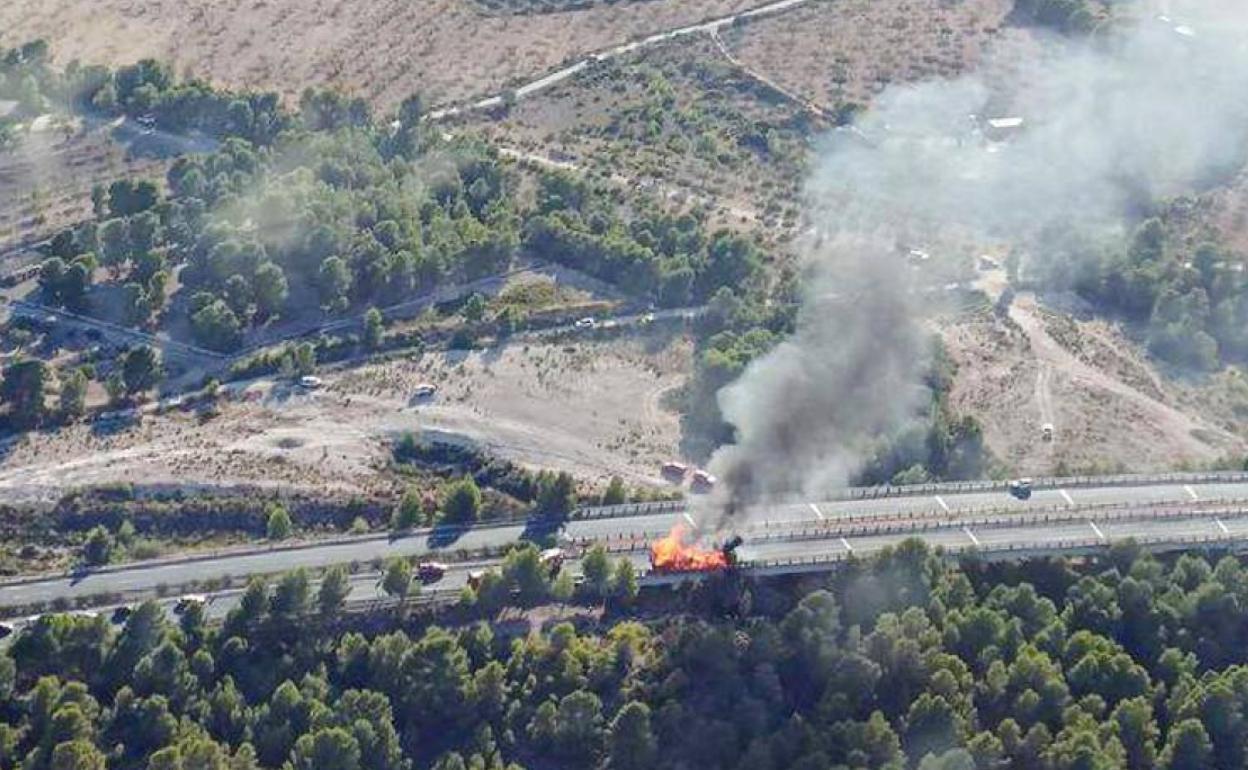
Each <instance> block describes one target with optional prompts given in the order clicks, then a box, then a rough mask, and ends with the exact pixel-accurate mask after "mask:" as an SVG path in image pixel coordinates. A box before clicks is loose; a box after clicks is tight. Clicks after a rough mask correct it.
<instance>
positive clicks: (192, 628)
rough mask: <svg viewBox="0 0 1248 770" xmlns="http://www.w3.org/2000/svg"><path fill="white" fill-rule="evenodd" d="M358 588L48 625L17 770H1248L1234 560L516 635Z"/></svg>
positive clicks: (35, 655)
mask: <svg viewBox="0 0 1248 770" xmlns="http://www.w3.org/2000/svg"><path fill="white" fill-rule="evenodd" d="M391 573H393V574H391ZM584 573H585V581H584V583H583V584H582V586H581V588H580V591H581V592H582V593H583V594H584V595H586V596H587V597H588V596H591V595H595V594H597V595H609V594H611V593H613V592H617V591H618V589H617V588H616V586H619V585H621V584H626V583H627V582H628V578H627V576H620V575H619V573H620V570H619V569H615V570H612V569H611V568H610V566H609V562H608V561H607V560H606V558H605V555H604V554H602V553H601V552H595V553H591V554H589V555H587V556H586V558H585V565H584ZM386 582H387V584H388V587H389V588H392V589H393V591H392V592H393V593H395V594H402V593H404V592H407V591H411V590H417V587H418V583H416V584H414V583H413V580H412V573H411V568H410V565H406V563H403V564H395V565H391V568H388V569H387V575H386ZM634 582H635V581H634ZM391 583H392V584H393V585H389V584H391ZM561 583H562V585H560V584H561ZM347 588H348V581H347V574H346V571H345V570H341V569H338V570H333V571H331V573H330V574H328V575H327V576H326V578H325V580H324V581H323V582H322V583H321V585H320V587H319V588H318V587H316V586H315V585H313V584H312V583H311V582H310V581H309V578H308V576H307V575H306V574H303V573H299V572H297V573H293V574H290V575H287V576H285V577H283V578H281V579H280V580H279V581H278V582H277V583H276V585H273V586H266V585H265V584H264V583H262V582H259V581H256V582H253V583H252V584H251V585H249V587H248V588H247V590H246V591H245V593H244V594H243V596H242V599H241V602H240V603H239V605H238V606H237V608H236V609H234V610H233V611H232V612H231V613H230V615H229V617H228V618H227V619H226V620H225V622H224V624H223V625H222V626H220V627H219V628H214V627H209V626H208V625H207V624H206V622H205V617H204V614H203V612H202V610H201V609H199V608H192V609H191V610H190V611H188V612H187V614H185V615H184V616H183V617H182V618H181V619H180V620H179V621H178V623H177V625H171V624H170V623H169V622H167V621H166V620H165V617H164V615H163V614H162V612H161V611H160V610H159V608H158V607H157V606H156V605H154V604H147V605H143V606H142V607H140V608H139V609H138V610H136V611H135V612H134V613H133V615H132V616H131V617H130V618H129V619H128V620H127V621H126V623H125V625H124V627H121V628H120V629H115V628H114V627H112V626H110V624H109V622H108V619H107V618H104V617H100V618H93V617H87V616H65V615H61V616H52V615H50V616H45V617H43V618H41V619H40V620H39V621H37V622H36V623H35V624H34V625H33V626H32V627H31V629H29V630H28V631H25V632H23V633H22V634H21V636H20V637H19V638H18V639H17V640H16V641H15V642H14V643H13V644H12V645H11V646H10V647H8V648H7V649H6V651H5V652H4V653H2V654H0V694H2V695H3V703H2V704H0V711H2V714H3V721H2V724H0V766H4V767H12V766H16V765H18V764H20V765H21V766H22V767H32V768H42V767H49V768H62V767H64V768H105V767H125V768H189V767H195V768H219V769H220V770H245V769H247V768H279V767H280V768H301V769H302V768H309V769H312V770H364V769H365V768H368V769H369V770H373V769H375V768H379V769H381V770H386V769H387V768H394V769H399V768H423V767H433V768H438V770H448V769H450V768H469V767H482V768H501V767H513V766H541V767H609V768H618V767H626V768H685V767H703V768H711V769H713V768H750V770H757V769H758V768H763V769H766V768H845V769H846V770H848V769H849V768H864V769H870V770H875V769H877V768H888V769H890V770H902V769H903V768H915V767H917V768H922V770H951V769H952V768H958V769H959V770H988V769H989V768H1006V767H1009V768H1022V769H1023V770H1075V769H1076V768H1078V769H1081V770H1083V769H1091V770H1151V769H1153V768H1156V769H1158V770H1180V769H1182V770H1198V769H1212V768H1238V767H1242V766H1243V765H1244V763H1245V761H1248V760H1246V759H1245V757H1246V756H1248V719H1246V716H1248V667H1246V666H1245V663H1248V661H1246V660H1245V652H1244V651H1245V649H1246V648H1245V645H1244V641H1245V634H1246V633H1248V631H1246V630H1245V629H1248V623H1246V622H1245V616H1244V612H1243V609H1242V607H1243V604H1244V602H1245V601H1248V571H1245V567H1244V566H1243V564H1241V563H1240V562H1239V561H1238V560H1236V559H1234V558H1232V557H1226V558H1223V559H1221V560H1219V561H1217V562H1216V563H1214V564H1211V563H1210V562H1209V561H1206V560H1205V559H1204V558H1202V557H1200V556H1198V555H1194V554H1188V555H1183V556H1181V557H1178V558H1177V559H1174V560H1170V561H1165V562H1163V561H1158V560H1157V559H1155V558H1153V557H1150V556H1147V555H1140V554H1139V553H1137V552H1136V551H1135V550H1134V549H1133V548H1132V547H1131V546H1129V545H1121V546H1118V547H1116V548H1115V549H1113V550H1112V551H1110V552H1109V554H1108V555H1107V556H1105V557H1104V558H1102V559H1099V560H1097V561H1095V562H1094V563H1091V564H1088V565H1084V566H1082V567H1080V568H1079V569H1077V570H1076V569H1075V568H1074V567H1073V566H1072V565H1070V564H1067V563H1065V562H1062V561H1049V560H1042V561H1034V562H1027V563H1023V564H1019V565H1008V566H986V565H979V564H976V563H967V564H965V565H963V566H961V567H957V566H953V565H951V564H949V563H948V562H945V561H943V560H941V559H939V558H937V557H936V556H935V555H933V554H931V553H929V552H928V551H927V550H926V549H925V548H924V547H923V546H922V545H920V544H918V543H906V544H903V545H902V546H900V547H898V548H897V549H895V550H892V551H887V552H885V553H883V554H882V555H881V556H879V557H878V558H876V559H874V560H872V561H870V562H861V563H855V564H853V565H852V566H851V567H850V568H848V569H846V570H844V571H843V572H841V573H839V574H838V575H836V576H835V577H834V578H832V579H831V581H830V582H828V583H827V584H826V585H824V586H819V585H818V584H812V583H810V582H809V581H808V580H807V581H805V582H802V583H799V584H793V585H790V586H787V587H786V586H780V585H776V584H752V583H748V582H742V581H740V580H736V579H727V580H720V581H713V582H712V583H711V584H708V585H707V586H705V587H704V588H702V589H700V590H699V591H695V592H693V593H691V594H688V595H687V596H686V597H685V598H678V597H676V596H674V595H673V596H672V597H670V598H667V599H660V598H658V597H656V598H655V599H654V600H653V601H657V602H665V603H671V602H673V601H675V602H678V603H679V602H684V603H686V604H685V607H686V610H687V611H686V612H685V613H683V614H668V615H667V616H666V617H665V618H660V619H651V620H648V621H645V622H644V623H643V622H638V621H636V620H632V619H629V618H628V616H627V614H625V615H623V616H622V617H619V618H618V619H617V620H614V621H611V622H609V623H604V624H603V625H601V626H599V627H598V628H596V629H593V630H590V631H578V630H576V628H574V626H573V625H571V624H568V623H560V624H558V625H554V626H553V627H551V628H549V629H548V630H546V631H544V632H542V633H541V634H529V633H527V632H526V633H525V634H524V635H523V636H520V637H512V636H510V635H509V634H508V632H507V631H506V627H505V626H502V625H499V626H495V625H492V624H491V623H489V622H488V621H478V622H472V621H470V620H468V621H464V622H463V623H461V624H459V625H456V626H453V627H449V628H447V627H438V626H431V627H419V626H407V627H406V628H404V629H403V630H394V631H380V632H379V631H376V630H374V631H370V632H368V633H360V632H358V631H352V630H342V626H341V622H342V621H341V617H340V611H341V608H342V602H343V599H344V597H345V596H346V591H347ZM572 591H573V589H572V587H571V584H570V583H568V582H567V581H564V580H563V579H562V578H560V579H557V580H554V581H553V582H552V581H551V579H550V576H549V575H548V574H547V573H546V571H545V570H544V569H543V568H542V565H541V564H540V563H539V561H538V559H537V552H536V549H534V548H532V547H528V548H523V549H519V550H517V551H515V552H514V553H513V554H512V555H511V556H510V557H508V559H507V562H506V564H505V565H504V566H503V568H502V570H501V571H500V572H497V573H490V574H489V575H488V576H487V577H486V578H484V579H482V581H481V583H480V588H479V589H478V591H477V592H475V595H472V596H470V597H469V600H471V601H475V602H476V603H477V609H478V610H479V611H481V612H484V613H485V617H486V618H489V617H490V616H491V615H492V613H493V612H495V611H497V609H498V608H499V607H501V606H502V605H503V604H508V603H517V602H518V603H521V604H529V603H533V602H542V601H547V600H548V597H550V596H552V595H553V596H555V598H558V599H559V600H561V601H566V600H567V596H568V595H570V594H571V593H572ZM598 592H601V594H599V593H598ZM561 595H562V596H561ZM725 612H726V613H727V614H725ZM646 614H647V615H648V616H650V617H654V613H646Z"/></svg>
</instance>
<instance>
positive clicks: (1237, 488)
mask: <svg viewBox="0 0 1248 770" xmlns="http://www.w3.org/2000/svg"><path fill="white" fill-rule="evenodd" d="M1240 506H1242V507H1243V508H1244V509H1248V483H1225V482H1222V483H1208V484H1190V485H1185V484H1160V485H1144V484H1141V485H1136V486H1112V487H1080V488H1072V489H1069V490H1063V489H1052V490H1047V489H1046V490H1037V491H1036V492H1035V493H1034V494H1033V495H1032V497H1031V499H1030V500H1025V501H1023V500H1015V499H1013V498H1012V497H1010V496H1008V495H1006V494H1005V493H1002V492H966V493H959V494H944V495H941V496H935V495H932V496H927V495H916V496H900V497H891V498H881V499H871V500H851V501H846V500H838V501H827V502H822V503H813V504H811V503H806V504H787V505H780V506H774V507H770V508H766V509H760V510H756V511H750V516H749V517H748V518H747V519H746V520H744V521H740V522H738V523H736V524H734V525H732V526H731V527H730V528H729V529H732V530H737V531H740V532H742V534H744V535H745V537H746V540H747V544H746V546H745V548H744V550H743V551H742V555H743V556H744V557H745V558H749V559H755V558H757V559H776V558H782V559H791V558H805V557H809V556H811V555H824V556H828V555H836V554H838V553H841V552H848V550H849V549H853V550H855V551H859V552H861V553H869V552H871V551H874V550H878V549H879V548H881V547H883V546H884V545H886V544H890V543H896V542H898V541H900V540H901V539H904V538H905V537H910V536H916V535H917V536H922V537H924V538H925V539H928V540H929V541H930V542H932V543H933V544H934V545H947V546H950V547H962V546H965V545H967V544H968V543H972V542H973V540H972V538H971V537H970V536H969V535H968V534H967V531H968V529H969V531H970V532H971V533H973V534H974V537H975V538H978V540H979V542H980V543H981V544H984V545H986V546H998V545H1003V544H1016V545H1019V546H1025V545H1029V544H1050V545H1051V544H1054V543H1057V542H1061V541H1065V540H1070V539H1080V538H1082V539H1089V538H1092V537H1094V536H1095V531H1094V528H1093V526H1092V525H1090V524H1089V523H1088V521H1087V520H1085V519H1082V518H1079V517H1080V516H1082V515H1083V514H1084V513H1085V512H1086V515H1087V518H1088V519H1095V520H1096V522H1099V523H1097V524H1096V526H1099V527H1100V528H1101V531H1102V532H1103V533H1104V535H1105V538H1106V539H1111V540H1112V539H1115V538H1125V537H1136V538H1145V537H1167V536H1193V535H1201V536H1204V535H1209V536H1227V537H1231V536H1234V537H1244V538H1248V518H1245V517H1244V516H1243V515H1238V514H1235V513H1233V512H1229V513H1228V512H1226V511H1230V510H1231V509H1235V508H1237V507H1240ZM1210 508H1214V509H1217V511H1218V513H1217V515H1214V514H1208V515H1204V516H1202V517H1200V518H1191V517H1190V514H1192V513H1193V512H1198V511H1200V510H1201V509H1210ZM1127 512H1134V513H1136V514H1138V515H1139V516H1144V515H1148V516H1157V517H1158V518H1149V519H1143V518H1139V516H1137V518H1136V519H1134V520H1132V521H1117V520H1111V519H1113V518H1114V517H1120V516H1122V515H1123V514H1124V513H1127ZM1040 513H1048V514H1051V515H1052V517H1053V518H1054V519H1055V520H1054V521H1051V522H1049V523H1047V524H1023V522H1024V521H1030V520H1032V519H1034V515H1035V514H1040ZM1028 514H1032V516H1028ZM1072 517H1074V518H1072ZM1013 518H1017V519H1018V520H1019V521H1018V522H1017V523H1013V524H1010V525H1008V526H1007V525H1006V523H1009V522H1010V520H1011V519H1013ZM692 520H693V519H692V515H690V514H673V513H670V512H667V513H657V514H655V513H651V514H641V515H630V516H620V517H602V518H592V519H579V520H574V521H571V522H569V523H568V524H567V525H566V526H565V527H564V529H563V531H562V536H561V537H562V538H563V540H564V542H566V543H569V544H572V545H583V544H585V543H588V542H606V543H608V544H615V545H616V547H621V546H623V547H629V546H631V547H635V548H636V549H637V553H639V554H641V555H642V558H643V559H644V549H645V545H646V543H648V542H649V541H651V540H653V539H654V537H656V536H658V535H660V534H662V533H665V532H666V531H667V530H668V529H669V528H670V527H671V526H672V525H673V524H675V523H679V522H681V521H685V522H686V523H688V522H690V521H692ZM984 521H992V522H997V523H995V524H991V525H987V526H984V527H982V528H981V527H980V525H979V524H977V523H975V522H984ZM963 522H969V523H970V524H969V526H968V527H965V528H964V527H963V526H962V523H963ZM1218 522H1221V523H1220V524H1219V523H1218ZM899 524H900V525H905V526H899ZM911 526H916V527H919V528H918V529H911ZM872 527H875V528H876V530H875V531H876V532H877V534H872ZM1224 527H1225V531H1224V529H1223V528H1224ZM803 531H805V532H808V533H809V532H814V531H818V534H819V538H820V539H803V540H772V541H768V540H767V538H768V537H771V538H776V537H784V536H789V535H793V534H800V533H801V532H803ZM525 535H526V529H525V526H524V525H522V524H515V525H508V526H499V527H481V528H476V529H473V530H469V531H467V532H464V533H462V534H460V535H459V536H458V537H455V538H454V539H449V538H443V539H442V540H439V539H438V536H437V535H431V534H429V533H416V534H413V535H410V536H407V537H402V538H398V539H395V540H387V539H385V538H372V539H350V540H346V541H335V542H327V543H324V544H318V545H312V546H310V547H302V548H288V549H281V550H260V551H247V552H241V553H240V552H232V553H224V554H221V555H219V556H217V557H213V558H206V559H200V560H196V561H183V562H163V563H146V564H144V563H139V564H135V565H131V566H129V567H126V568H121V569H114V570H112V571H103V572H95V573H87V574H80V575H76V576H65V575H58V576H52V577H48V578H46V579H35V580H28V581H24V582H20V583H14V582H10V583H9V584H7V585H3V586H0V606H10V607H11V606H21V605H28V604H31V603H35V602H51V601H54V600H56V599H61V598H64V599H69V600H74V599H77V598H80V597H84V596H90V595H96V594H113V593H117V594H125V595H126V596H135V597H138V596H154V595H157V593H158V592H168V591H175V592H176V591H177V590H180V589H179V588H178V587H179V586H182V585H185V584H189V583H191V582H192V581H198V582H201V583H202V582H205V581H209V580H218V581H220V580H224V579H226V578H228V579H229V580H230V582H232V583H233V584H234V585H241V584H242V583H243V582H244V581H245V580H246V578H247V577H248V576H249V575H255V574H271V573H275V572H282V571H287V570H291V569H296V568H298V567H307V568H310V569H315V568H321V567H326V566H330V565H333V564H350V563H352V562H355V563H356V564H357V565H358V566H359V567H360V568H361V569H362V570H364V571H368V570H370V569H371V568H372V564H373V563H374V562H379V561H380V560H384V559H388V558H391V557H394V556H408V557H425V556H430V555H433V554H439V553H441V554H445V553H447V552H450V551H456V550H459V549H466V550H469V551H471V550H475V549H482V548H493V547H498V546H504V545H506V544H508V543H511V542H515V541H516V540H519V539H521V538H522V537H524V536H525ZM846 544H848V547H847V545H846ZM642 563H643V564H644V561H643V562H642ZM361 590H363V589H361Z"/></svg>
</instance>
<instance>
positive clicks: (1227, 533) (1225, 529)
mask: <svg viewBox="0 0 1248 770" xmlns="http://www.w3.org/2000/svg"><path fill="white" fill-rule="evenodd" d="M1214 521H1215V522H1217V525H1218V529H1221V530H1222V534H1224V535H1226V536H1227V537H1230V536H1231V531H1230V530H1229V529H1227V528H1226V525H1225V524H1223V523H1222V520H1221V519H1214Z"/></svg>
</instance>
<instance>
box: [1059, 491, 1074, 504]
mask: <svg viewBox="0 0 1248 770" xmlns="http://www.w3.org/2000/svg"><path fill="white" fill-rule="evenodd" d="M1057 492H1058V494H1060V495H1061V496H1062V499H1063V500H1065V501H1066V504H1067V505H1074V504H1075V501H1074V500H1071V499H1070V493H1069V492H1067V491H1066V490H1064V489H1059V490H1057Z"/></svg>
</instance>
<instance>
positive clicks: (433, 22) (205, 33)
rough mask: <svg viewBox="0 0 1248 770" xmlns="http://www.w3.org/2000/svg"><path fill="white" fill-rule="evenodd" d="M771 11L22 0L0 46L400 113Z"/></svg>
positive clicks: (337, 0)
mask: <svg viewBox="0 0 1248 770" xmlns="http://www.w3.org/2000/svg"><path fill="white" fill-rule="evenodd" d="M760 4H762V3H761V1H756V0H696V1H695V0H651V1H650V2H644V3H598V4H595V5H594V6H593V7H592V8H587V9H584V10H577V11H568V12H563V13H549V14H532V15H509V14H503V15H498V14H493V13H489V12H488V11H487V9H485V8H484V7H483V6H480V5H478V4H476V3H474V2H472V0H422V1H421V2H409V1H408V0H350V2H348V0H282V2H269V3H266V2H251V1H250V0H145V1H144V2H136V0H92V2H82V0H10V2H6V3H0V42H2V43H4V44H7V45H16V44H19V43H21V42H24V41H26V40H30V39H33V38H36V37H42V38H45V39H47V40H48V41H49V42H50V43H51V44H52V46H53V48H54V50H55V52H56V55H57V56H58V57H60V60H62V61H68V60H70V59H73V58H77V59H80V60H81V61H84V62H92V63H97V62H98V63H108V64H125V63H130V62H133V61H135V60H137V59H140V58H143V57H155V58H158V59H162V60H166V61H170V62H172V63H173V64H174V65H175V66H176V68H177V71H178V72H179V73H182V72H187V71H189V72H192V73H194V74H195V75H198V76H200V77H208V78H210V79H212V80H213V81H215V82H218V83H223V84H227V85H230V86H239V87H254V88H262V89H271V90H277V91H280V92H282V93H285V94H287V95H297V94H298V93H299V92H301V91H302V90H303V89H304V88H305V87H307V86H326V85H330V86H335V87H339V88H343V89H346V90H350V91H353V92H358V93H360V94H361V95H364V96H366V97H367V98H369V99H371V100H372V101H373V102H374V103H376V104H378V105H380V106H384V107H389V106H392V105H394V104H397V103H398V102H399V101H400V100H402V99H403V98H405V97H407V96H408V95H410V94H412V93H417V92H419V93H421V94H423V95H424V98H425V100H426V103H443V102H447V101H458V100H462V99H465V98H468V97H472V96H478V95H484V94H487V93H495V92H497V91H498V90H500V89H501V88H503V87H506V86H508V85H510V83H511V81H514V80H517V79H520V78H524V77H531V76H534V75H539V74H542V73H543V72H545V71H547V70H550V69H554V68H555V67H557V66H558V65H559V64H561V63H562V62H563V61H564V60H565V59H568V58H570V57H573V56H575V55H577V54H585V53H588V52H591V51H595V50H600V49H603V48H606V47H609V46H611V45H614V44H618V43H622V42H625V41H627V40H631V39H634V38H637V37H642V36H644V35H646V34H650V33H654V32H659V31H662V30H666V29H669V28H674V27H680V26H684V25H687V24H690V23H693V22H697V21H701V20H703V19H706V18H712V17H717V16H723V15H728V14H731V13H733V12H734V11H738V10H742V9H748V8H752V7H755V6H757V5H760Z"/></svg>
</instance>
